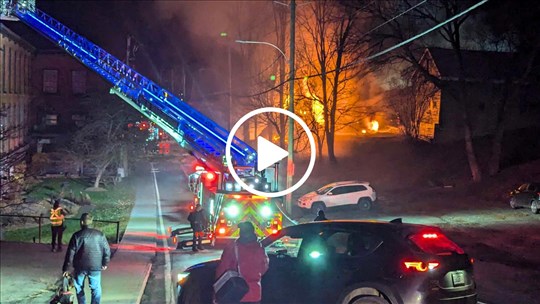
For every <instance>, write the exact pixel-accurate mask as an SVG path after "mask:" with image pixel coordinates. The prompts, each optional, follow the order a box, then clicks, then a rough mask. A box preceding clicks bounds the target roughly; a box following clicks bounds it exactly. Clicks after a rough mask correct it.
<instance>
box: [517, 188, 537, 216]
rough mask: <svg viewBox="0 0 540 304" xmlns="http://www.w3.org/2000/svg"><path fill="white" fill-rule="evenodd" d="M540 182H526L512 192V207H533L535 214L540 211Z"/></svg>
mask: <svg viewBox="0 0 540 304" xmlns="http://www.w3.org/2000/svg"><path fill="white" fill-rule="evenodd" d="M539 197H540V183H526V184H522V185H521V186H519V187H518V188H517V189H515V190H512V191H511V192H510V207H512V209H516V208H521V207H525V208H531V211H532V212H533V213H535V214H537V213H538V212H539V210H538V207H539V204H540V202H539V201H540V199H539Z"/></svg>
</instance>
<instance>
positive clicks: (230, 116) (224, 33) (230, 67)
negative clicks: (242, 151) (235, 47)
mask: <svg viewBox="0 0 540 304" xmlns="http://www.w3.org/2000/svg"><path fill="white" fill-rule="evenodd" d="M219 35H220V36H221V37H227V36H228V34H227V33H226V32H221V33H220V34H219ZM232 104H233V102H232V61H231V44H230V43H229V121H228V123H227V125H228V129H229V130H230V129H231V128H232V122H231V120H232Z"/></svg>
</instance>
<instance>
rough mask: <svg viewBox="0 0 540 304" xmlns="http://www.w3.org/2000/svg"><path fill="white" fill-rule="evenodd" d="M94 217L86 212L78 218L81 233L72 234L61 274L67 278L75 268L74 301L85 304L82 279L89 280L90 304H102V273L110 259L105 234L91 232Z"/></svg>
mask: <svg viewBox="0 0 540 304" xmlns="http://www.w3.org/2000/svg"><path fill="white" fill-rule="evenodd" d="M92 222H93V218H92V215H91V214H89V213H83V214H82V216H81V222H80V224H81V230H79V231H77V232H75V233H74V234H73V236H72V237H71V240H70V241H69V246H68V249H67V251H66V257H65V259H64V266H63V267H62V272H63V275H64V276H69V269H70V267H73V268H74V273H73V282H74V285H75V291H76V293H77V302H78V303H79V304H85V303H86V298H85V295H84V280H85V279H86V277H88V282H89V284H90V290H91V292H92V301H91V303H92V304H99V303H100V301H101V271H102V270H105V269H107V265H108V264H109V261H110V259H111V250H110V248H109V243H108V242H107V239H106V238H105V235H103V233H102V232H101V231H99V230H97V229H92V228H90V226H91V225H92Z"/></svg>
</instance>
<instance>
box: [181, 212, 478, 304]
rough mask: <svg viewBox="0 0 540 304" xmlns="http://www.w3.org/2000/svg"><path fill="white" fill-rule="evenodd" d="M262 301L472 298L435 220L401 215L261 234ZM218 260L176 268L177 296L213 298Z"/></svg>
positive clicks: (456, 252) (463, 263) (464, 268)
mask: <svg viewBox="0 0 540 304" xmlns="http://www.w3.org/2000/svg"><path fill="white" fill-rule="evenodd" d="M261 244H262V246H263V247H264V248H265V250H266V253H267V254H268V257H269V259H270V264H269V269H268V271H267V273H266V274H265V275H264V276H263V279H262V303H263V304H266V303H325V304H329V303H338V304H398V303H399V304H403V303H407V304H420V303H476V297H477V295H476V284H475V281H474V275H473V265H472V259H470V258H469V256H468V255H467V254H466V253H465V252H464V251H463V249H461V248H460V247H459V246H458V245H457V244H456V243H454V242H453V241H451V240H450V239H449V238H448V237H446V236H445V235H444V233H443V232H442V231H441V230H440V229H439V228H437V227H432V226H423V225H413V224H405V223H402V222H401V219H396V220H393V221H391V222H380V221H379V222H378V221H323V222H311V223H305V224H300V225H295V226H289V227H286V228H284V229H282V230H280V231H279V232H278V233H277V234H274V235H270V236H268V237H266V238H265V239H263V240H262V242H261ZM218 263H219V261H218V260H214V261H209V262H205V263H200V264H197V265H195V266H192V267H190V268H188V269H187V270H186V272H184V273H181V274H179V283H178V298H177V300H178V303H179V304H184V303H212V292H211V290H212V284H213V282H214V275H215V269H216V267H217V265H218Z"/></svg>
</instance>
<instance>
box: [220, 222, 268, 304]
mask: <svg viewBox="0 0 540 304" xmlns="http://www.w3.org/2000/svg"><path fill="white" fill-rule="evenodd" d="M238 228H239V229H240V237H239V238H238V240H236V242H235V243H234V244H233V245H232V246H229V247H227V248H225V250H223V253H222V254H221V261H220V263H219V265H218V267H217V269H216V279H218V278H219V277H221V275H223V274H224V273H225V272H226V271H228V270H236V269H238V270H239V272H240V275H241V276H242V277H243V278H244V280H246V283H247V284H248V287H249V290H248V292H247V293H246V295H244V297H243V298H242V299H241V300H240V303H253V304H255V303H260V302H261V299H262V287H261V279H262V276H263V275H264V274H265V273H266V271H267V270H268V256H267V255H266V252H265V251H264V248H263V247H262V246H261V244H260V243H259V242H258V241H257V235H256V234H255V227H254V226H253V224H252V223H251V222H242V223H239V224H238ZM235 247H237V248H238V260H237V259H236V255H235ZM220 304H221V303H220Z"/></svg>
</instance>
